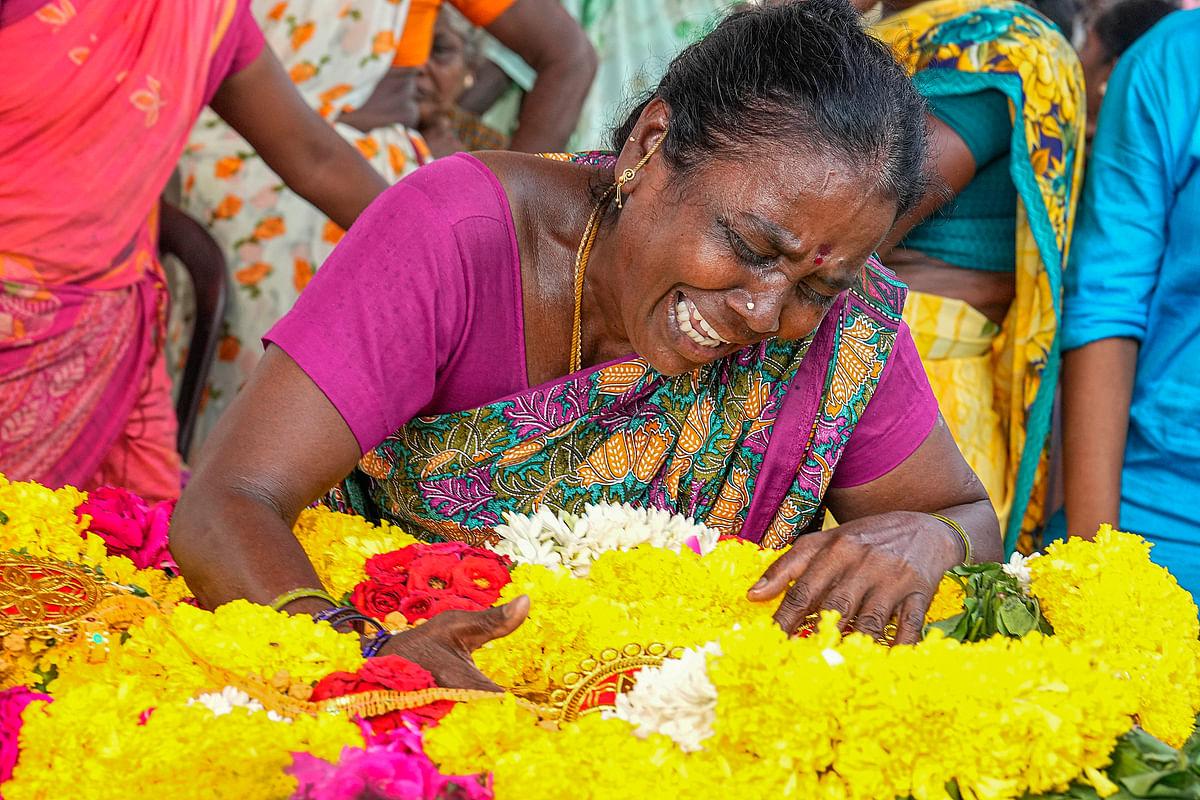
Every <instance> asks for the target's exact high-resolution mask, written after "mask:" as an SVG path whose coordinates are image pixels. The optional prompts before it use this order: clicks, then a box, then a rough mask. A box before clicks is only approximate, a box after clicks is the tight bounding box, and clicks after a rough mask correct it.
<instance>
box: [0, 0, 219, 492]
mask: <svg viewBox="0 0 1200 800" xmlns="http://www.w3.org/2000/svg"><path fill="white" fill-rule="evenodd" d="M21 7H23V8H21ZM18 9H20V11H21V12H22V13H18ZM236 9H237V2H236V0H171V2H159V0H87V2H78V0H77V2H71V0H52V1H50V2H36V0H34V2H29V1H28V0H10V1H9V2H8V3H5V4H4V5H3V7H2V8H0V74H3V75H4V76H5V78H4V79H3V80H0V471H2V472H5V473H6V474H7V475H8V477H10V478H12V479H14V480H18V479H20V480H38V481H41V482H43V483H46V484H48V485H51V486H62V485H63V484H72V485H75V486H80V487H83V488H87V487H88V486H90V485H91V484H90V481H92V480H93V479H95V478H96V473H97V470H98V469H99V468H100V466H101V464H102V463H104V462H105V459H106V457H107V458H108V461H109V462H114V461H118V462H121V463H124V459H123V457H124V456H126V455H128V454H127V453H120V452H117V453H113V452H110V451H113V450H114V449H116V448H117V445H118V443H119V442H120V441H122V440H121V439H120V438H119V437H121V435H122V433H123V431H124V429H125V427H126V421H127V419H128V418H129V417H130V414H131V411H132V410H133V409H134V406H135V403H136V402H138V400H139V396H140V395H142V394H143V386H144V385H146V382H147V381H148V380H152V377H148V374H149V373H150V370H151V365H152V364H153V363H154V360H155V358H156V356H158V354H159V353H160V352H161V346H162V325H163V320H164V316H165V310H166V308H165V306H166V301H167V297H166V286H165V283H164V281H163V278H162V272H161V267H160V266H159V264H158V261H157V247H156V244H157V241H156V240H157V234H158V195H159V192H160V191H161V190H162V187H163V186H164V185H166V183H167V179H168V178H169V176H170V174H171V171H172V169H173V168H174V165H175V161H176V160H177V159H178V157H179V154H180V152H181V151H182V149H183V146H184V142H185V141H186V138H187V133H188V131H189V130H190V128H191V125H192V122H193V121H194V120H195V118H196V114H198V113H199V111H200V108H201V107H202V106H203V104H204V92H205V88H206V85H207V82H208V79H209V74H210V71H211V69H212V63H213V61H214V58H215V56H216V54H217V51H218V47H219V45H220V44H221V42H222V40H223V38H224V37H225V35H226V33H227V32H228V30H229V28H230V25H231V21H232V20H233V19H234V14H235V11H236ZM24 12H27V13H24ZM164 396H165V393H164ZM163 411H164V414H163V415H162V416H161V420H162V421H160V422H159V423H158V425H157V426H156V427H155V428H154V429H153V431H151V430H149V429H144V430H143V431H142V437H143V439H146V440H151V439H152V440H153V443H154V444H155V445H158V444H160V443H162V449H163V452H162V453H161V459H159V461H160V462H161V463H157V464H155V465H154V468H147V469H145V470H140V471H138V470H135V469H134V468H133V467H130V468H129V471H128V473H127V474H125V475H122V484H123V485H126V486H127V487H128V488H130V489H132V490H134V491H137V492H139V493H142V494H144V495H145V496H147V497H164V496H171V494H177V493H178V491H179V465H178V456H177V455H176V454H175V452H174V439H175V434H174V429H173V427H174V415H173V413H172V411H171V409H170V408H169V407H167V408H164V409H163ZM156 419H158V418H156ZM151 433H153V434H154V436H151V435H150V434H151ZM142 446H143V447H148V446H149V445H142Z"/></svg>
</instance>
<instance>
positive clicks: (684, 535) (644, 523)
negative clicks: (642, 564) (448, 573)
mask: <svg viewBox="0 0 1200 800" xmlns="http://www.w3.org/2000/svg"><path fill="white" fill-rule="evenodd" d="M504 519H505V524H503V525H498V526H496V533H497V535H499V536H500V542H499V543H498V544H497V545H496V546H495V548H494V549H495V551H496V552H497V553H500V554H501V555H506V556H508V557H509V558H511V559H512V560H513V561H515V562H516V563H518V564H541V565H542V566H547V567H558V566H564V567H567V568H568V569H570V570H571V572H572V573H573V574H574V575H575V576H576V577H587V575H588V572H589V571H590V570H591V565H592V562H593V561H595V560H596V557H597V556H599V555H600V554H601V553H604V552H607V551H609V550H632V549H633V548H635V547H637V546H639V545H643V544H648V545H651V546H652V547H660V548H663V549H667V550H672V551H674V552H679V551H680V550H681V549H682V548H684V547H691V548H693V549H696V550H699V552H700V554H701V555H707V554H708V553H710V552H712V550H713V548H715V547H716V546H717V539H718V538H719V536H720V534H719V533H718V532H717V531H715V530H713V529H712V528H709V527H708V526H706V525H702V524H700V523H698V522H695V521H694V520H691V519H689V518H687V517H683V516H677V515H675V514H672V513H671V512H669V511H663V510H660V509H657V508H636V507H634V506H632V505H629V504H628V503H599V504H590V505H587V506H585V508H584V513H583V515H582V516H578V517H577V516H575V515H573V514H568V513H566V512H565V511H554V510H551V509H550V508H548V507H546V506H542V507H541V508H539V509H538V510H537V512H536V513H534V514H532V515H518V514H505V515H504Z"/></svg>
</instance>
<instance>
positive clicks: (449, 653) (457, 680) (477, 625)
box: [380, 595, 529, 692]
mask: <svg viewBox="0 0 1200 800" xmlns="http://www.w3.org/2000/svg"><path fill="white" fill-rule="evenodd" d="M528 614H529V598H528V597H527V596H525V595H522V596H520V597H518V598H517V599H515V600H513V601H511V602H508V603H505V604H504V605H502V606H496V607H494V608H489V609H485V610H483V611H443V612H441V613H440V614H438V615H436V616H434V617H431V618H430V619H429V620H428V621H426V622H423V623H421V624H420V625H417V626H416V627H415V628H410V629H408V630H406V631H401V632H400V633H397V634H396V635H395V636H393V637H392V638H391V640H390V641H388V643H387V644H385V645H384V646H383V649H382V650H381V651H380V655H398V656H402V657H404V658H407V659H408V660H409V661H412V662H413V663H416V664H419V665H421V666H422V667H424V668H425V669H427V670H429V672H430V673H431V674H432V675H433V680H434V681H435V682H436V683H437V685H438V686H441V687H443V688H447V689H480V690H483V691H486V692H500V691H503V689H501V688H500V687H499V686H497V685H496V684H495V683H493V682H492V681H491V680H489V679H488V678H487V677H486V676H485V675H484V674H483V673H482V672H480V671H479V668H478V667H476V666H475V662H474V661H472V660H471V654H472V653H473V652H474V651H475V650H478V649H479V648H480V647H482V646H483V645H484V644H486V643H488V642H490V641H492V640H493V639H499V638H501V637H503V636H507V635H509V634H510V633H512V632H513V631H515V630H516V629H517V628H519V627H520V626H521V623H522V622H524V621H525V617H526V616H528Z"/></svg>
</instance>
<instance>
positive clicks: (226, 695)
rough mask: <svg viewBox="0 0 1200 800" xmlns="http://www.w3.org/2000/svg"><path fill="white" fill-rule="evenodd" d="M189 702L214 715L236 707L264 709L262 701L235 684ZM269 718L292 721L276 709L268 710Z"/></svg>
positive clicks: (225, 712) (217, 715)
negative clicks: (275, 710)
mask: <svg viewBox="0 0 1200 800" xmlns="http://www.w3.org/2000/svg"><path fill="white" fill-rule="evenodd" d="M187 704H188V705H189V706H191V705H201V706H204V707H205V708H207V709H208V710H209V711H211V712H212V713H213V716H214V717H219V716H221V715H222V714H230V713H232V712H233V710H234V709H235V708H248V709H250V711H252V712H259V711H262V710H263V704H262V703H260V702H258V701H257V700H255V699H254V698H252V697H251V696H250V695H248V694H246V693H245V692H243V691H242V690H241V689H238V688H237V687H235V686H226V687H225V688H224V689H222V690H221V691H220V692H210V693H207V694H201V695H197V696H196V697H193V698H191V699H190V700H188V701H187ZM267 719H269V720H272V721H274V722H291V720H290V719H288V718H287V717H283V716H280V715H279V714H277V713H275V712H274V711H268V712H267Z"/></svg>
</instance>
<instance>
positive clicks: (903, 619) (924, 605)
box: [893, 592, 933, 644]
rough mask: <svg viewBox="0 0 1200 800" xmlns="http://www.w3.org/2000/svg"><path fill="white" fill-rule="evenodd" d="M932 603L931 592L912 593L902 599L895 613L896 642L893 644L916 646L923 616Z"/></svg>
mask: <svg viewBox="0 0 1200 800" xmlns="http://www.w3.org/2000/svg"><path fill="white" fill-rule="evenodd" d="M932 601H933V593H932V592H913V593H912V594H910V595H909V596H908V597H906V598H904V601H903V602H901V603H900V609H899V611H897V612H896V641H895V642H894V643H893V644H916V643H917V642H919V641H921V631H922V630H923V629H924V627H925V614H926V612H927V611H929V604H930V602H932Z"/></svg>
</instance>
